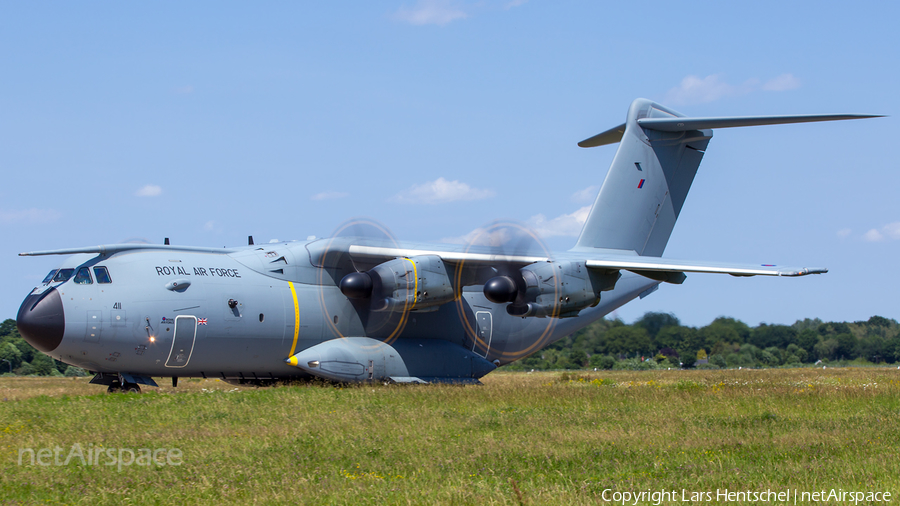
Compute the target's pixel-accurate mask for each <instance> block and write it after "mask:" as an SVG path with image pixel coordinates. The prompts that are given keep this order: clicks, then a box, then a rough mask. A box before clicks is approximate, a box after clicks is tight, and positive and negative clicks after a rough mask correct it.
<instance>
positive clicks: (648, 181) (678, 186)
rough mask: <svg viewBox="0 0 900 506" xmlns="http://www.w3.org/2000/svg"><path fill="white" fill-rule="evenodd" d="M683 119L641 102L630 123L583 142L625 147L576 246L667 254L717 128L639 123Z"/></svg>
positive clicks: (630, 115) (631, 112)
mask: <svg viewBox="0 0 900 506" xmlns="http://www.w3.org/2000/svg"><path fill="white" fill-rule="evenodd" d="M682 117H684V115H683V114H679V113H677V112H675V111H672V110H670V109H667V108H665V107H663V106H661V105H659V104H656V103H654V102H651V101H649V100H646V99H640V98H639V99H637V100H635V101H634V102H632V104H631V107H630V108H629V109H628V117H627V119H626V121H625V124H624V125H620V126H619V127H615V128H613V129H610V130H607V131H606V132H604V133H602V134H600V135H596V136H594V137H591V138H590V139H587V140H586V141H582V142H581V143H579V145H580V146H583V147H592V146H599V145H602V144H610V143H613V142H616V141H618V142H619V149H618V151H617V152H616V156H615V158H614V159H613V162H612V165H611V166H610V168H609V173H608V174H607V175H606V180H605V181H604V182H603V186H602V187H601V188H600V194H599V195H597V200H596V201H595V202H594V206H593V207H592V208H591V212H590V214H589V215H588V218H587V221H586V222H585V224H584V228H583V229H582V232H581V236H580V237H579V238H578V242H577V244H576V245H575V247H576V248H581V247H593V248H608V249H617V250H631V251H634V252H636V253H637V254H639V255H647V256H660V255H662V253H663V251H664V250H665V248H666V243H667V242H668V240H669V235H670V234H671V233H672V228H673V227H674V226H675V220H677V219H678V214H679V213H680V212H681V206H682V205H683V204H684V199H685V198H686V197H687V193H688V190H689V189H690V188H691V183H693V181H694V175H695V174H696V173H697V168H698V167H699V166H700V161H701V160H702V159H703V152H704V150H706V145H707V144H708V143H709V139H710V138H711V137H712V130H708V129H707V130H683V131H677V132H663V131H658V130H652V129H649V128H648V129H645V128H643V127H641V125H640V124H639V123H638V121H639V120H641V119H644V118H661V119H662V118H682ZM623 127H624V128H623Z"/></svg>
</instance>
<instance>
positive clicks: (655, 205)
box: [575, 98, 878, 256]
mask: <svg viewBox="0 0 900 506" xmlns="http://www.w3.org/2000/svg"><path fill="white" fill-rule="evenodd" d="M874 117H878V116H875V115H862V114H806V115H799V116H796V115H795V116H730V117H718V118H688V117H685V116H684V115H683V114H680V113H678V112H675V111H673V110H671V109H668V108H666V107H663V106H661V105H659V104H657V103H655V102H651V101H650V100H646V99H643V98H639V99H637V100H635V101H634V102H632V103H631V107H630V108H629V109H628V117H627V118H626V120H625V123H624V124H622V125H619V126H617V127H614V128H611V129H609V130H607V131H605V132H603V133H601V134H598V135H595V136H593V137H591V138H589V139H586V140H584V141H581V142H579V143H578V145H579V146H581V147H586V148H588V147H594V146H602V145H604V144H613V143H616V142H618V143H619V149H618V151H616V156H615V158H613V162H612V165H611V166H610V167H609V173H607V175H606V180H605V181H603V186H602V187H601V188H600V194H599V195H597V200H596V201H594V206H593V207H592V208H591V212H590V213H589V214H588V218H587V221H586V222H585V224H584V228H583V229H582V231H581V236H580V237H579V238H578V242H577V243H576V245H575V247H576V248H604V249H615V250H626V251H634V252H636V253H637V254H638V255H643V256H660V255H662V253H663V251H664V250H665V249H666V243H667V242H668V241H669V236H670V235H671V234H672V229H673V228H674V226H675V221H676V220H677V219H678V215H679V214H680V213H681V207H682V206H683V205H684V200H685V198H687V194H688V190H690V188H691V184H692V183H693V182H694V176H695V175H696V174H697V168H698V167H699V166H700V161H701V160H703V153H704V152H705V151H706V146H707V144H709V140H710V139H711V138H712V130H711V129H713V128H730V127H739V126H755V125H777V124H785V123H808V122H813V121H832V120H843V119H860V118H874Z"/></svg>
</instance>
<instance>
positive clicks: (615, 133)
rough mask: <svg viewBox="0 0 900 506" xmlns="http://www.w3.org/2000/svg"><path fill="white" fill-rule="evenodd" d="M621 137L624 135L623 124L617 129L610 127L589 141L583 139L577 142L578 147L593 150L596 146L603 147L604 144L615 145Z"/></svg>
mask: <svg viewBox="0 0 900 506" xmlns="http://www.w3.org/2000/svg"><path fill="white" fill-rule="evenodd" d="M623 135H625V123H622V124H621V125H619V126H617V127H612V128H610V129H609V130H607V131H605V132H603V133H599V134H597V135H595V136H593V137H591V138H590V139H585V140H583V141H581V142H579V143H578V145H579V146H581V147H582V148H595V147H597V146H605V145H606V144H615V143H617V142H619V141H621V140H622V136H623Z"/></svg>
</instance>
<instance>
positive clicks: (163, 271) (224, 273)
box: [156, 265, 241, 278]
mask: <svg viewBox="0 0 900 506" xmlns="http://www.w3.org/2000/svg"><path fill="white" fill-rule="evenodd" d="M190 269H193V270H194V272H193V274H191V272H190ZM156 275H157V276H212V277H217V278H239V277H241V275H240V274H238V270H237V269H219V268H218V267H210V268H208V269H207V268H206V267H180V266H176V267H170V266H168V265H166V266H163V267H158V266H157V267H156Z"/></svg>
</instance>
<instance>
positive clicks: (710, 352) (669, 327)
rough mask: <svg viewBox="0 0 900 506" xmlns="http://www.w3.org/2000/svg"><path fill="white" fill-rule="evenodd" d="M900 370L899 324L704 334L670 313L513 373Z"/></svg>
mask: <svg viewBox="0 0 900 506" xmlns="http://www.w3.org/2000/svg"><path fill="white" fill-rule="evenodd" d="M850 362H854V363H860V364H866V363H871V364H880V363H889V364H893V363H896V362H900V324H898V323H897V321H896V320H894V319H888V318H884V317H882V316H873V317H871V318H869V319H868V320H866V321H856V322H852V323H850V322H824V321H822V320H820V319H818V318H814V319H810V318H806V319H804V320H798V321H797V322H795V323H794V324H793V325H769V324H765V323H763V324H760V325H758V326H756V327H750V326H749V325H747V324H746V323H744V322H742V321H740V320H736V319H734V318H729V317H719V318H716V319H715V320H713V321H712V323H710V324H709V325H706V326H704V327H690V326H685V325H682V324H681V322H680V321H679V320H678V318H677V317H675V315H673V314H671V313H655V312H650V313H646V314H644V316H642V317H641V318H639V319H638V320H637V321H635V322H634V323H632V324H631V325H627V324H625V323H624V322H623V321H621V320H618V319H613V320H607V319H603V320H600V321H597V322H595V323H593V324H591V325H589V326H587V327H585V328H584V329H582V330H580V331H578V332H576V333H574V334H572V335H570V336H568V337H565V338H563V339H561V340H559V341H557V342H556V343H554V344H552V345H551V346H549V347H547V348H545V349H543V350H541V351H538V352H537V353H535V354H533V355H531V356H529V357H526V358H523V359H521V360H519V361H517V362H514V363H513V364H510V365H509V366H506V367H507V368H508V369H513V370H530V369H536V370H546V369H582V368H600V369H613V368H623V369H655V368H660V367H662V368H678V367H683V368H691V367H701V368H737V367H779V366H801V365H803V364H814V363H830V364H837V365H845V364H847V363H850Z"/></svg>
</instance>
